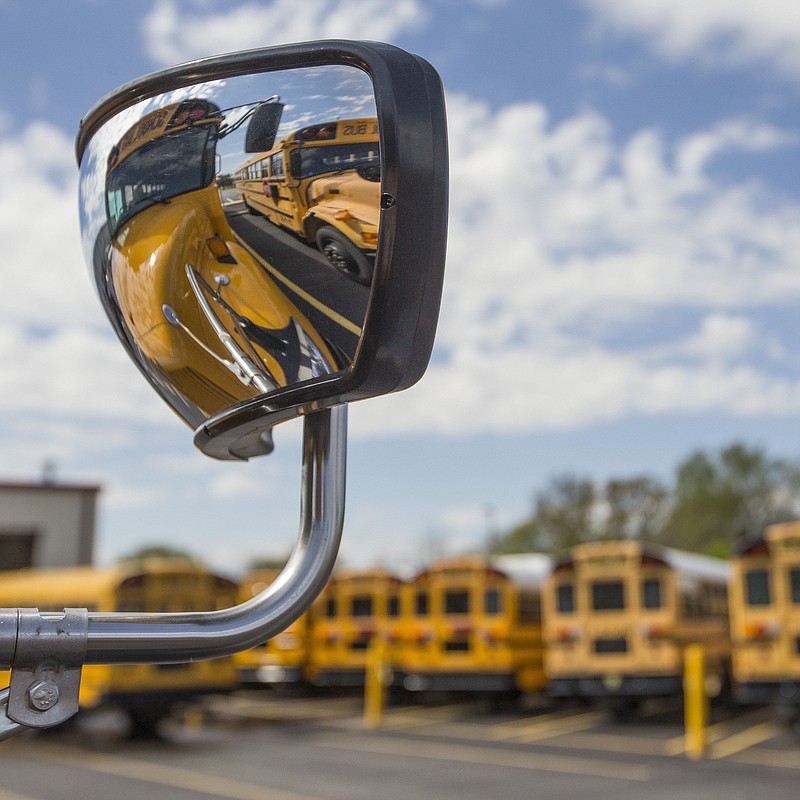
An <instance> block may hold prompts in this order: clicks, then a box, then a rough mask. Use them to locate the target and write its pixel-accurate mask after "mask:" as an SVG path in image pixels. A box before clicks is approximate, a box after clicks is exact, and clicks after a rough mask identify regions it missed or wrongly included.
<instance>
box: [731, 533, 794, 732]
mask: <svg viewBox="0 0 800 800" xmlns="http://www.w3.org/2000/svg"><path fill="white" fill-rule="evenodd" d="M732 563H733V566H732V573H731V584H730V602H731V609H730V619H731V635H732V638H733V679H734V696H735V698H736V699H737V701H739V702H741V703H772V704H774V706H775V709H776V713H777V714H778V716H779V717H780V718H781V719H782V720H783V721H786V722H789V723H792V724H797V723H798V722H800V522H787V523H782V524H779V525H770V526H769V527H767V528H766V530H765V531H764V535H763V537H762V538H761V539H759V540H758V541H755V542H752V543H750V544H749V545H747V546H746V547H744V548H743V549H742V551H741V552H740V553H739V554H738V555H737V556H736V557H735V558H734V559H733V562H732Z"/></svg>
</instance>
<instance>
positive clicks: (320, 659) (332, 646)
mask: <svg viewBox="0 0 800 800" xmlns="http://www.w3.org/2000/svg"><path fill="white" fill-rule="evenodd" d="M402 586H403V582H402V580H401V579H400V578H398V577H397V576H396V575H393V574H392V573H390V572H387V571H386V570H383V569H370V570H361V571H350V572H343V573H341V574H339V575H336V576H335V577H333V578H331V580H330V581H328V585H327V586H326V587H325V590H324V591H323V592H322V594H321V595H320V597H319V598H317V600H316V602H315V603H314V604H313V605H312V607H311V618H312V623H311V652H310V662H309V667H308V675H309V680H310V682H311V683H312V684H313V685H315V686H363V685H364V679H365V669H366V664H367V654H368V650H369V646H370V644H371V643H372V641H373V639H374V638H375V637H382V638H383V640H384V641H385V642H386V643H387V649H386V659H387V664H394V663H395V661H396V656H395V648H396V644H397V641H398V634H399V627H400V594H401V590H402Z"/></svg>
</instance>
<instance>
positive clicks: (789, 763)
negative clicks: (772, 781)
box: [728, 747, 800, 769]
mask: <svg viewBox="0 0 800 800" xmlns="http://www.w3.org/2000/svg"><path fill="white" fill-rule="evenodd" d="M728 760H729V761H737V762H738V763H740V764H751V765H753V766H759V767H777V768H780V769H800V752H798V751H797V750H768V749H767V748H765V747H754V748H752V749H751V750H747V751H745V752H743V753H735V754H734V755H732V756H730V757H729V758H728Z"/></svg>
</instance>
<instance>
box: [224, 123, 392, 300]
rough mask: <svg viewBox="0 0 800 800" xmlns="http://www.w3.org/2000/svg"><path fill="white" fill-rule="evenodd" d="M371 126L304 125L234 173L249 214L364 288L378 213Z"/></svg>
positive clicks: (376, 154)
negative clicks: (316, 253) (311, 247)
mask: <svg viewBox="0 0 800 800" xmlns="http://www.w3.org/2000/svg"><path fill="white" fill-rule="evenodd" d="M379 148H380V144H379V135H378V120H377V118H375V117H372V118H367V119H345V120H338V121H336V122H327V123H323V124H320V125H309V126H307V127H305V128H301V129H299V130H297V131H294V132H293V133H291V134H290V135H289V136H286V137H284V138H283V139H281V141H280V142H278V143H277V145H276V146H275V147H274V148H273V149H272V150H269V151H267V152H264V153H259V154H258V155H255V156H253V157H252V158H250V159H249V160H248V161H246V162H245V163H244V164H242V165H241V166H240V167H239V168H238V169H237V170H236V172H235V173H234V184H235V186H236V188H237V189H238V191H239V194H240V195H241V198H242V202H243V203H244V204H245V207H246V208H247V209H248V211H250V213H253V214H255V213H260V214H263V215H264V216H265V217H266V218H267V219H268V220H270V222H273V223H274V224H275V225H279V226H281V227H284V228H286V229H288V230H290V231H292V232H293V233H295V234H297V235H299V236H300V237H301V238H302V239H303V240H304V241H305V242H306V243H308V244H312V245H314V244H316V245H317V247H318V248H319V250H320V251H321V252H322V254H323V255H324V256H325V258H327V259H328V261H329V262H330V263H331V264H332V265H333V266H334V267H335V268H336V269H338V270H339V271H341V272H343V273H344V274H346V275H347V276H348V277H350V278H353V279H354V280H357V281H359V282H360V283H364V284H369V282H370V281H371V279H372V271H373V265H374V262H375V252H376V248H377V246H378V226H379V215H380V192H381V184H380V150H379Z"/></svg>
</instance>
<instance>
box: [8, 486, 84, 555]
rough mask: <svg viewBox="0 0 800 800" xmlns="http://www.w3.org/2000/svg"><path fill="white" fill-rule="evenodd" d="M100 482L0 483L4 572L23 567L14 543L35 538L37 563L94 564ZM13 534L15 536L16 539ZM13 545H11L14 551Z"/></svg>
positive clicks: (34, 551)
mask: <svg viewBox="0 0 800 800" xmlns="http://www.w3.org/2000/svg"><path fill="white" fill-rule="evenodd" d="M99 490H100V489H99V487H98V486H75V485H72V486H68V485H60V484H49V483H41V484H36V483H32V484H10V483H7V484H0V540H2V539H3V537H4V536H5V537H6V539H5V544H6V547H5V548H3V542H2V541H0V554H1V553H3V552H5V554H6V556H7V557H5V558H3V557H0V562H1V561H3V560H4V561H5V562H6V563H5V564H4V563H0V570H2V569H8V568H16V567H19V566H22V565H21V564H19V563H12V562H18V560H19V557H22V558H24V557H25V556H24V555H23V554H22V551H21V550H20V551H19V552H17V550H16V544H15V543H16V542H17V541H19V542H22V541H23V540H24V539H25V538H26V535H27V534H32V535H33V537H34V545H33V549H32V553H31V557H32V563H31V564H30V565H29V566H33V567H64V566H75V565H79V564H90V563H92V558H93V552H94V532H95V513H96V501H97V494H98V492H99ZM9 537H14V538H13V539H11V538H9ZM9 547H10V548H11V551H13V552H10V550H9Z"/></svg>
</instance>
